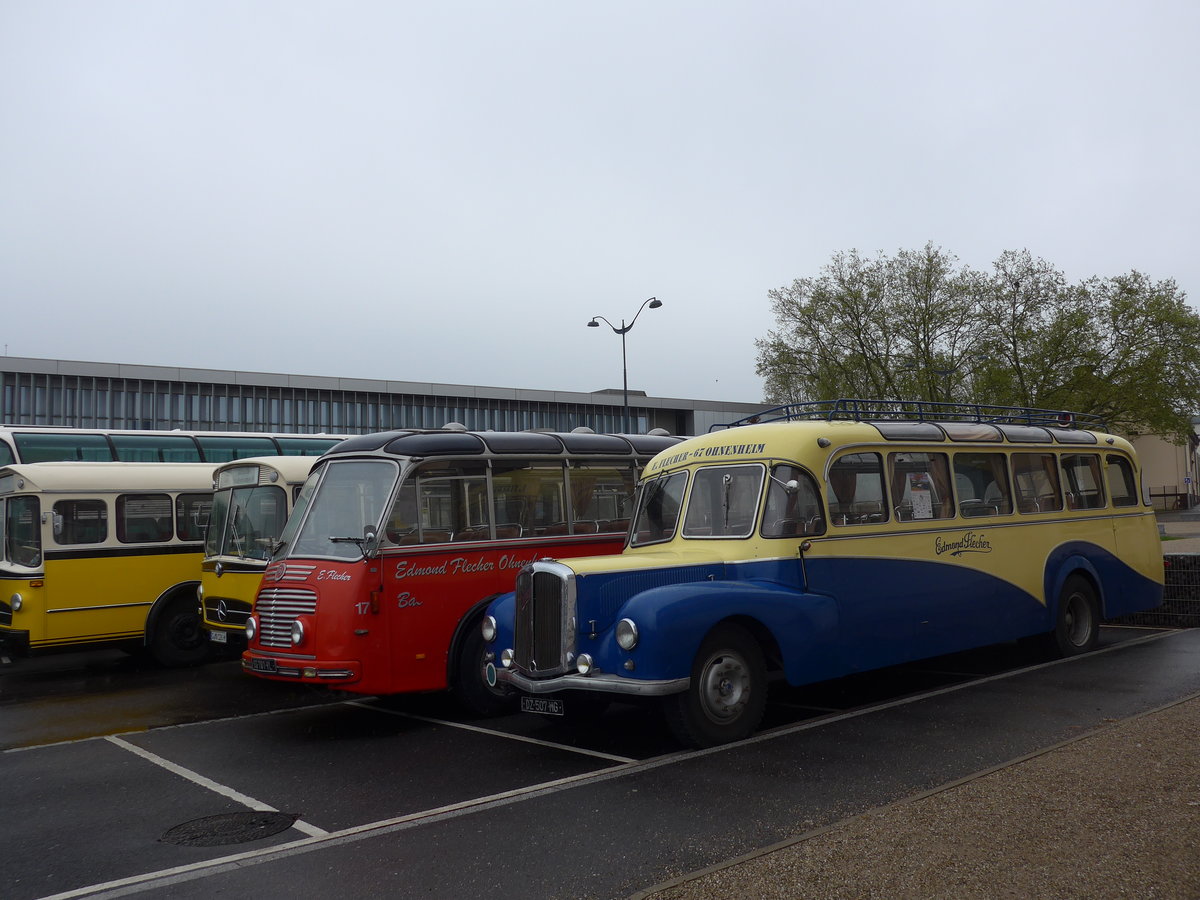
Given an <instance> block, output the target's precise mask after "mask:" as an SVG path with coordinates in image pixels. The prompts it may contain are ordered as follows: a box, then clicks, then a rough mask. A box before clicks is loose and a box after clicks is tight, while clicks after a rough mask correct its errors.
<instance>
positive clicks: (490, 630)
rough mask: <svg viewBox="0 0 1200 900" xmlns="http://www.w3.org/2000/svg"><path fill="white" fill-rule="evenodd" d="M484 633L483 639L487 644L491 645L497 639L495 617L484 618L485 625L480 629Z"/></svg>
mask: <svg viewBox="0 0 1200 900" xmlns="http://www.w3.org/2000/svg"><path fill="white" fill-rule="evenodd" d="M479 630H480V631H482V632H483V639H484V640H485V641H486V642H487V643H489V644H490V643H491V642H492V641H494V640H495V639H496V618H495V616H484V617H483V624H482V625H481V626H480V628H479Z"/></svg>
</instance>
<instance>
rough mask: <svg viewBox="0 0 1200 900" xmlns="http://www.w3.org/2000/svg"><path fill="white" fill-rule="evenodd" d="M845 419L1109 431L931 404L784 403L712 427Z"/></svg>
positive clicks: (1045, 413) (1031, 412)
mask: <svg viewBox="0 0 1200 900" xmlns="http://www.w3.org/2000/svg"><path fill="white" fill-rule="evenodd" d="M822 420H823V421H826V422H832V421H834V420H848V421H852V422H879V421H886V422H975V423H979V424H988V425H1048V426H1051V427H1057V428H1088V429H1091V430H1094V431H1104V432H1107V431H1108V424H1107V423H1106V422H1105V420H1104V419H1103V418H1101V417H1100V416H1096V415H1092V414H1090V413H1078V412H1069V411H1067V410H1063V409H1036V408H1034V407H1027V406H996V405H993V404H985V403H945V402H941V401H935V400H861V399H856V398H842V399H839V400H813V401H809V402H807V403H785V404H783V405H782V406H774V407H772V408H770V409H764V410H763V411H762V412H759V413H755V414H754V415H752V416H746V417H745V418H741V419H738V420H736V421H734V422H728V423H724V424H716V425H713V426H711V427H710V428H709V429H708V430H709V431H716V430H717V429H719V428H736V427H737V426H739V425H757V424H759V423H761V422H794V421H822Z"/></svg>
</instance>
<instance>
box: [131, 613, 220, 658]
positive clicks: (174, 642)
mask: <svg viewBox="0 0 1200 900" xmlns="http://www.w3.org/2000/svg"><path fill="white" fill-rule="evenodd" d="M147 646H148V647H149V649H150V655H151V656H153V657H154V660H155V662H157V663H158V664H159V665H160V666H166V667H167V668H170V669H177V668H181V667H183V666H196V665H199V664H200V663H202V662H206V661H207V660H208V659H209V658H210V657H211V655H212V649H211V648H210V647H209V640H208V634H207V633H206V632H205V630H204V628H203V627H201V620H200V611H199V610H198V609H197V608H196V600H195V599H194V598H186V597H180V598H178V599H175V600H169V601H167V605H166V606H165V607H163V609H162V611H161V612H160V613H159V614H158V618H157V619H156V620H155V623H154V632H153V633H152V634H150V635H148V638H147Z"/></svg>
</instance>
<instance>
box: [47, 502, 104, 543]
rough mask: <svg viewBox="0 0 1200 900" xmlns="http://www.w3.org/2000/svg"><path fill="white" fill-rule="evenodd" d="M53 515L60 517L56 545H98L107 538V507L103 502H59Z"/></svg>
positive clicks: (55, 505)
mask: <svg viewBox="0 0 1200 900" xmlns="http://www.w3.org/2000/svg"><path fill="white" fill-rule="evenodd" d="M54 514H55V515H56V516H61V517H62V519H61V521H62V531H61V533H56V534H55V536H54V540H55V543H57V544H100V543H103V542H104V541H105V539H107V537H108V507H107V506H106V505H105V503H104V501H103V500H59V501H58V502H57V503H55V504H54Z"/></svg>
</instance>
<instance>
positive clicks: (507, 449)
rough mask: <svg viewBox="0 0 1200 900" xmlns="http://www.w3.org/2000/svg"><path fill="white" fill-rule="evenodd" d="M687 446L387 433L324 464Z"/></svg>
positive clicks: (560, 436) (579, 435)
mask: <svg viewBox="0 0 1200 900" xmlns="http://www.w3.org/2000/svg"><path fill="white" fill-rule="evenodd" d="M682 440H684V439H683V438H680V437H675V436H672V435H655V434H596V433H593V432H581V431H572V432H550V431H457V430H451V429H436V430H421V431H416V430H413V431H382V432H377V433H376V434H364V435H359V436H357V437H352V438H349V439H347V440H345V441H342V443H340V444H338V445H337V446H336V447H334V448H333V449H331V450H330V451H329V452H328V453H326V454H325V456H323V457H322V459H329V458H332V457H335V456H343V455H345V456H356V455H358V456H362V455H370V456H403V457H418V458H425V457H429V456H480V457H485V458H486V457H503V456H542V457H547V458H552V457H570V456H589V457H608V458H613V459H621V458H634V457H644V456H653V455H654V454H656V453H658V452H660V451H662V450H665V449H667V448H668V447H672V446H674V445H675V444H678V443H679V442H680V441H682Z"/></svg>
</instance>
